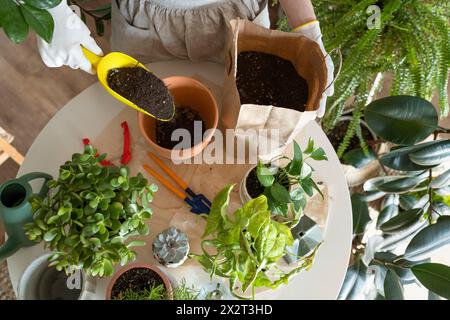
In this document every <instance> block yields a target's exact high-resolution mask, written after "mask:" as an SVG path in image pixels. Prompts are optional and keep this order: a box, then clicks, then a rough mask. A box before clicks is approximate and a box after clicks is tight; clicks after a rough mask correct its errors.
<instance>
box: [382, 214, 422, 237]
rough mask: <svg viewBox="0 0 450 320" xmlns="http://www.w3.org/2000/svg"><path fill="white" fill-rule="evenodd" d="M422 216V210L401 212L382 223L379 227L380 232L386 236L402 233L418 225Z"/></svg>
mask: <svg viewBox="0 0 450 320" xmlns="http://www.w3.org/2000/svg"><path fill="white" fill-rule="evenodd" d="M422 214H423V212H422V209H411V210H407V211H404V212H401V213H399V214H398V215H396V216H395V217H393V218H391V219H389V220H388V221H386V222H385V223H383V224H382V225H381V226H380V230H381V231H383V232H384V233H387V234H391V233H396V232H401V231H404V230H406V229H408V228H410V227H412V226H413V225H415V224H416V223H418V222H419V221H420V218H421V217H422Z"/></svg>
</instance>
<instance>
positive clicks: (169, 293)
mask: <svg viewBox="0 0 450 320" xmlns="http://www.w3.org/2000/svg"><path fill="white" fill-rule="evenodd" d="M136 268H144V269H150V270H152V271H154V272H156V273H157V274H158V275H159V277H160V278H161V280H162V281H163V283H164V286H165V287H166V291H167V299H168V300H173V290H172V285H171V283H170V280H169V278H168V277H167V276H166V275H165V274H164V273H163V272H162V271H161V270H160V269H159V268H158V267H157V266H154V265H152V264H148V263H131V264H129V265H127V266H125V267H123V268H121V269H119V270H118V271H116V273H114V275H113V277H112V278H111V281H110V282H109V284H108V287H107V289H106V300H111V293H112V288H113V286H114V284H115V283H116V281H117V279H119V277H120V276H121V275H122V274H124V273H125V272H127V271H128V270H131V269H136Z"/></svg>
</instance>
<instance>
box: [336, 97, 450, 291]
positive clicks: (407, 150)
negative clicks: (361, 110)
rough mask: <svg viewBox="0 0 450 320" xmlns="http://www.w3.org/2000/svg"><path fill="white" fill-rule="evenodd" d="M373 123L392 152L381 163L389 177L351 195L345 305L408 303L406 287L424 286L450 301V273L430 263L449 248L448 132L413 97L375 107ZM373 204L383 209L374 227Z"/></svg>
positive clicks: (369, 116)
mask: <svg viewBox="0 0 450 320" xmlns="http://www.w3.org/2000/svg"><path fill="white" fill-rule="evenodd" d="M366 120H367V124H368V125H369V127H370V128H371V129H372V130H373V131H374V132H375V133H376V134H377V135H378V136H379V137H381V138H382V139H384V140H385V141H387V142H390V143H391V144H393V147H392V148H391V151H390V152H388V153H385V154H382V155H380V157H379V159H378V161H379V163H380V166H381V167H382V171H381V172H382V174H381V175H380V176H379V177H376V178H373V179H370V180H368V181H367V182H366V183H365V184H364V193H355V194H353V195H352V209H353V222H354V223H353V233H354V239H353V250H352V261H353V263H352V265H351V266H350V267H349V269H348V272H347V275H346V278H345V281H344V285H343V287H342V289H341V293H340V298H341V299H355V298H360V297H366V298H377V299H403V297H404V294H403V286H404V285H406V284H411V283H420V284H421V285H423V286H424V287H425V288H427V289H428V290H429V292H430V298H436V297H439V296H440V297H443V298H447V299H450V267H449V266H446V265H443V264H439V263H433V262H432V261H431V258H432V254H433V252H435V250H436V249H439V248H441V247H442V246H444V245H447V244H450V216H449V215H450V170H448V164H449V161H450V140H449V139H438V138H439V135H440V134H441V133H448V132H449V129H445V128H442V127H439V126H438V114H437V111H436V109H435V108H434V107H433V105H432V104H431V103H430V102H428V101H426V100H424V99H421V98H419V97H412V96H393V97H387V98H383V99H379V100H376V101H374V102H372V103H371V104H369V105H368V106H367V107H366ZM426 138H428V140H429V141H425V142H424V140H425V139H426ZM368 203H371V205H372V206H373V207H374V208H376V209H378V214H376V215H375V216H373V215H372V217H373V218H374V219H373V220H372V218H371V216H370V215H369V207H368ZM372 273H374V276H373V274H372Z"/></svg>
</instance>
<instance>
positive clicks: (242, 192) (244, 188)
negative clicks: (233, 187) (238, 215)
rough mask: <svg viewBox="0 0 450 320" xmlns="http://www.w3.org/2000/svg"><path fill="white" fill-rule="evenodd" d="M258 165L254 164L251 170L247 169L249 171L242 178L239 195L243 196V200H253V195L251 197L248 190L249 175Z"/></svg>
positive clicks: (243, 201)
mask: <svg viewBox="0 0 450 320" xmlns="http://www.w3.org/2000/svg"><path fill="white" fill-rule="evenodd" d="M255 167H256V166H253V167H251V168H250V170H248V171H247V173H246V174H245V175H244V178H243V179H242V180H241V184H240V185H239V197H240V198H241V202H242V203H243V204H244V203H247V202H249V201H250V200H252V197H250V194H249V193H248V191H247V184H246V181H247V177H248V175H249V174H250V172H251V171H252V170H253V169H255Z"/></svg>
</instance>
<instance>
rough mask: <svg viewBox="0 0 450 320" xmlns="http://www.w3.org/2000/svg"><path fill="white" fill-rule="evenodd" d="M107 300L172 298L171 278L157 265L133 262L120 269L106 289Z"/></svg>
mask: <svg viewBox="0 0 450 320" xmlns="http://www.w3.org/2000/svg"><path fill="white" fill-rule="evenodd" d="M106 299H107V300H172V299H173V291H172V285H171V283H170V280H169V278H168V277H167V276H166V275H165V274H164V273H163V272H162V271H161V270H160V269H159V268H158V267H156V266H155V265H152V264H147V263H133V264H130V265H128V266H126V267H124V268H122V269H120V270H118V271H117V272H116V273H115V274H114V276H113V277H112V279H111V281H110V282H109V284H108V288H107V289H106Z"/></svg>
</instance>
